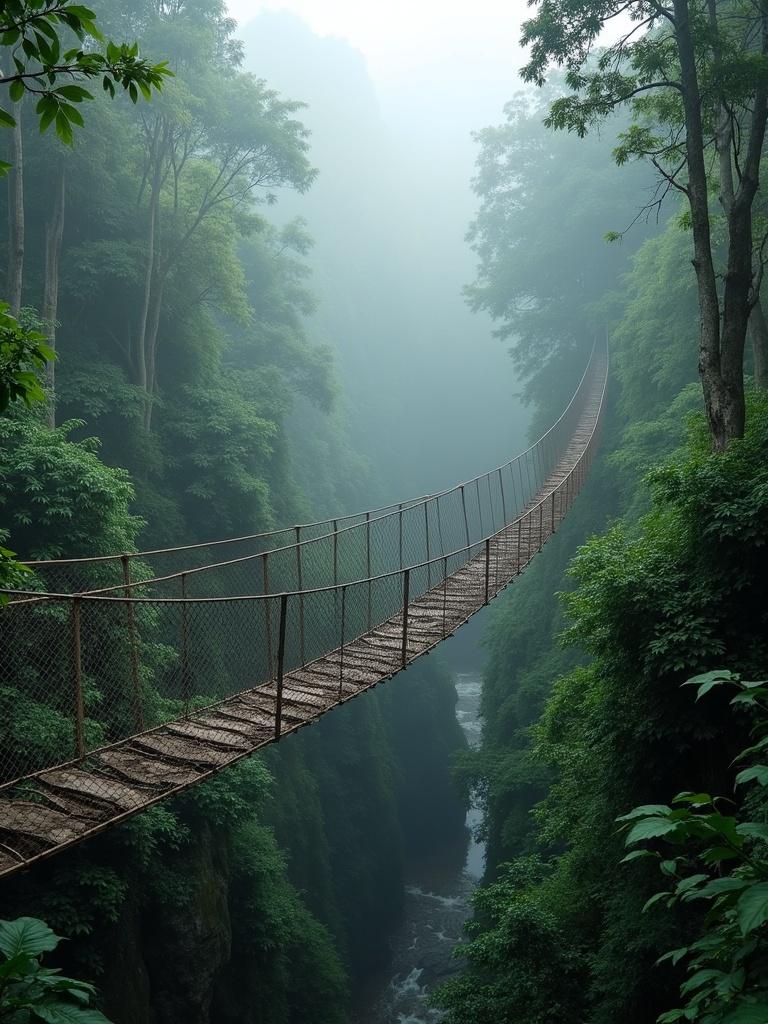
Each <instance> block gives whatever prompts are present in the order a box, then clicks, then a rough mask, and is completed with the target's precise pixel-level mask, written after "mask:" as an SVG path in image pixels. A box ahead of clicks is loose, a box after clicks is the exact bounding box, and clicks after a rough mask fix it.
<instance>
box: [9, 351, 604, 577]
mask: <svg viewBox="0 0 768 1024" xmlns="http://www.w3.org/2000/svg"><path fill="white" fill-rule="evenodd" d="M596 351H597V341H595V343H594V344H593V346H592V350H591V352H590V355H589V359H588V360H587V364H586V366H585V368H584V371H583V373H582V375H581V378H580V380H579V383H578V385H577V386H576V388H575V390H574V392H573V394H572V395H571V398H570V401H569V402H568V404H567V405H566V407H565V408H564V409H563V411H562V413H561V414H560V416H559V417H558V418H557V420H555V422H554V423H553V424H552V425H551V426H550V427H549V428H548V429H547V430H546V431H545V432H544V433H543V434H542V435H541V436H540V437H538V438H537V439H536V440H535V441H534V442H533V443H532V444H530V445H529V446H528V448H526V449H524V450H523V451H522V452H519V453H518V454H517V455H515V456H513V457H512V458H511V459H509V460H507V461H506V462H504V463H502V464H501V465H500V466H496V467H495V468H493V469H491V470H488V471H487V472H485V473H480V474H478V475H477V476H474V477H471V478H469V479H467V480H464V481H462V482H461V483H457V484H453V485H451V486H450V487H446V488H444V489H443V490H441V491H436V492H434V493H431V494H424V495H422V496H421V497H418V498H409V499H406V500H405V501H401V502H390V503H389V504H386V505H382V506H379V507H378V508H374V509H369V510H366V511H362V512H352V513H349V514H347V515H343V516H336V517H333V518H327V519H321V520H317V521H315V522H312V523H298V524H295V525H293V526H284V527H280V528H277V529H274V530H268V531H263V532H260V533H254V534H245V535H243V536H239V537H224V538H218V539H216V540H211V541H200V542H195V543H193V544H184V545H178V546H176V547H168V548H154V549H147V550H143V551H133V552H120V553H115V554H110V555H90V556H85V557H81V558H52V559H30V560H25V561H23V562H22V564H23V565H25V566H28V567H29V568H32V569H35V568H38V569H42V568H45V567H53V566H70V565H72V566H74V565H88V564H92V565H93V564H104V563H108V562H120V561H123V560H125V559H126V558H127V559H131V560H141V559H142V558H144V559H146V558H151V557H153V556H157V555H166V554H174V553H179V552H184V551H195V550H205V549H208V548H215V547H221V546H223V545H228V544H240V543H245V542H247V541H258V540H267V539H270V538H274V537H279V536H280V535H281V534H289V533H296V535H297V536H300V531H302V530H309V529H316V528H318V527H328V526H331V525H332V526H333V527H334V529H333V531H331V532H329V533H325V534H320V535H318V536H316V537H309V538H306V539H305V540H297V541H294V543H292V544H285V545H282V546H281V547H278V548H271V549H268V550H267V551H266V552H265V551H258V552H253V553H251V554H248V555H242V556H239V557H237V558H232V559H226V560H225V561H221V562H211V563H206V564H205V565H201V566H193V567H191V568H189V569H185V570H178V571H176V572H173V573H168V574H166V575H163V576H153V577H150V578H149V579H146V580H141V581H134V582H133V583H131V584H129V585H130V586H135V585H147V584H150V583H157V582H165V581H168V580H171V579H177V578H178V577H179V576H181V575H182V574H190V573H194V572H201V571H205V570H208V569H220V568H223V567H225V566H228V565H234V564H237V563H239V562H244V561H249V560H252V559H255V558H259V557H261V556H262V555H263V554H265V553H269V554H277V553H279V552H282V551H286V550H293V549H294V548H295V547H297V546H300V545H311V544H314V543H317V542H318V541H322V540H326V539H327V538H328V537H330V536H333V534H340V533H344V532H346V531H349V530H356V529H361V528H364V527H365V526H366V525H367V523H368V522H379V521H380V520H382V519H386V518H388V517H391V516H396V515H398V514H400V513H401V512H403V511H411V510H413V509H415V508H419V507H422V506H424V505H425V504H427V503H428V502H431V501H436V500H438V499H440V498H443V497H446V496H447V495H449V494H452V493H454V492H456V491H459V490H461V489H462V488H467V487H470V486H471V485H472V484H476V483H478V482H479V481H481V480H486V479H488V478H490V477H493V476H495V475H496V474H498V473H500V472H504V471H505V470H508V469H509V468H510V467H511V466H513V465H514V464H515V463H517V462H520V460H522V459H525V458H526V456H528V455H529V454H530V453H531V452H533V451H534V450H535V449H537V448H539V447H540V446H541V445H543V444H544V443H545V442H546V440H547V439H548V438H549V437H550V435H551V434H552V433H553V432H554V431H555V430H556V428H557V427H558V426H559V424H560V423H561V422H562V421H563V420H564V419H565V417H566V415H567V414H568V412H569V411H570V410H571V408H572V407H573V405H574V403H575V402H576V400H577V398H578V397H579V395H580V394H581V390H582V387H583V385H584V382H585V381H586V379H587V376H588V374H589V370H590V367H591V366H592V362H593V359H594V357H595V353H596ZM373 516H375V517H376V519H371V517H373ZM350 519H358V520H361V522H357V523H353V524H351V525H349V526H345V527H343V528H342V529H341V530H339V529H338V524H339V523H345V522H348V521H349V520H350ZM124 587H125V584H124V583H121V584H115V585H114V586H113V587H106V588H98V592H105V591H108V590H118V589H123V588H124ZM94 592H96V591H94Z"/></svg>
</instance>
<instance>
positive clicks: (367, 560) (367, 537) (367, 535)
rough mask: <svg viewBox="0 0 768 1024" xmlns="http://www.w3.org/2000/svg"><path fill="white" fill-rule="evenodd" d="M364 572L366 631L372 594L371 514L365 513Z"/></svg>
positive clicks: (371, 607)
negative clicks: (366, 614)
mask: <svg viewBox="0 0 768 1024" xmlns="http://www.w3.org/2000/svg"><path fill="white" fill-rule="evenodd" d="M365 571H366V576H367V577H368V631H369V632H370V631H371V630H372V629H373V593H372V590H371V513H370V512H366V513H365Z"/></svg>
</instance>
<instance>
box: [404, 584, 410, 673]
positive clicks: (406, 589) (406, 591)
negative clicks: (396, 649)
mask: <svg viewBox="0 0 768 1024" xmlns="http://www.w3.org/2000/svg"><path fill="white" fill-rule="evenodd" d="M410 601H411V570H410V569H406V570H405V572H404V573H403V668H405V666H406V665H407V664H408V605H409V604H410Z"/></svg>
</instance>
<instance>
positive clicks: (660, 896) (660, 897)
mask: <svg viewBox="0 0 768 1024" xmlns="http://www.w3.org/2000/svg"><path fill="white" fill-rule="evenodd" d="M671 895H672V893H671V892H657V893H655V894H654V895H653V896H651V898H650V899H649V900H646V902H645V905H644V907H643V913H645V912H646V910H650V909H651V907H652V906H654V904H656V903H658V902H659V900H663V899H665V898H667V899H668V898H669V897H670V896H671Z"/></svg>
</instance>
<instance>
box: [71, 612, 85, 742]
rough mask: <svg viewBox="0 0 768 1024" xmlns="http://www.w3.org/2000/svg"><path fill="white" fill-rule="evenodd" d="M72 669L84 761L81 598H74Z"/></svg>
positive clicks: (76, 735)
mask: <svg viewBox="0 0 768 1024" xmlns="http://www.w3.org/2000/svg"><path fill="white" fill-rule="evenodd" d="M70 611H71V626H72V671H73V682H74V687H73V698H74V740H75V757H76V758H77V759H78V760H80V761H82V759H83V758H84V757H85V707H84V704H83V656H82V636H81V623H80V598H79V597H73V598H72V607H71V610H70Z"/></svg>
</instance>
